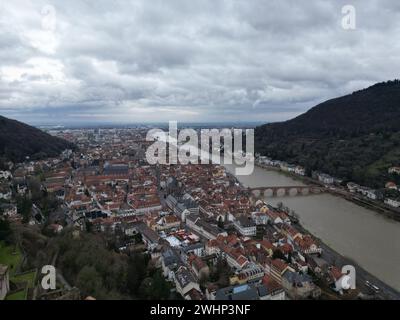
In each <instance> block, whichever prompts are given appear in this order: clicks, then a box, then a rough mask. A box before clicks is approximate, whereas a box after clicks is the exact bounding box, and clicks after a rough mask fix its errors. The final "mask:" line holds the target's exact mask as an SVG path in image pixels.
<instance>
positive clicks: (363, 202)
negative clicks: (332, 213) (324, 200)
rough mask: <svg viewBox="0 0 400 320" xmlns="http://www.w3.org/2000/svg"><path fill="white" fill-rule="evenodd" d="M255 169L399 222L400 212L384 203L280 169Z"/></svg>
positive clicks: (271, 167) (268, 167)
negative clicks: (268, 172)
mask: <svg viewBox="0 0 400 320" xmlns="http://www.w3.org/2000/svg"><path fill="white" fill-rule="evenodd" d="M255 165H256V166H257V167H259V168H261V169H264V170H271V171H275V172H278V173H279V174H282V175H285V176H287V177H289V178H291V179H293V180H296V181H301V182H303V183H304V184H306V185H319V186H321V187H324V188H325V189H326V192H329V193H330V194H332V195H334V196H337V197H341V198H343V199H345V200H347V201H351V202H353V203H355V204H357V205H359V206H362V207H364V208H366V209H369V210H373V211H375V212H377V213H379V214H382V215H384V216H385V217H387V218H390V219H393V220H395V221H399V222H400V211H399V210H397V209H396V208H391V207H389V206H387V205H385V204H384V203H381V202H378V201H373V200H370V199H367V198H365V197H361V196H358V195H356V194H354V193H351V192H349V191H347V190H345V189H344V188H337V187H332V188H329V187H328V188H327V187H326V186H325V185H324V184H323V183H322V182H320V181H318V180H315V179H312V178H310V177H306V176H300V175H297V174H293V173H291V172H286V171H282V170H281V169H280V168H277V167H273V166H267V165H263V164H257V163H256V164H255Z"/></svg>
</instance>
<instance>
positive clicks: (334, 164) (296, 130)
mask: <svg viewBox="0 0 400 320" xmlns="http://www.w3.org/2000/svg"><path fill="white" fill-rule="evenodd" d="M255 140H256V141H255V143H256V151H257V152H259V153H261V154H263V155H269V156H271V157H273V158H275V159H280V160H286V161H288V162H290V163H297V164H300V165H303V166H305V167H306V168H307V171H308V172H310V171H311V170H321V171H324V172H326V173H329V174H332V175H334V176H337V177H341V178H344V179H348V180H352V181H355V182H357V183H360V184H363V185H368V186H371V187H374V188H381V187H383V185H384V183H385V182H387V181H388V180H393V181H396V180H398V177H392V176H390V175H388V173H387V169H388V168H389V167H390V166H393V165H400V81H399V80H394V81H388V82H384V83H378V84H376V85H373V86H371V87H369V88H367V89H364V90H360V91H357V92H354V93H352V94H349V95H346V96H343V97H340V98H336V99H332V100H328V101H326V102H323V103H321V104H319V105H317V106H316V107H314V108H312V109H310V110H309V111H307V112H306V113H304V114H302V115H300V116H298V117H296V118H294V119H292V120H289V121H285V122H280V123H272V124H266V125H263V126H260V127H257V128H256V130H255ZM397 182H398V183H400V181H397Z"/></svg>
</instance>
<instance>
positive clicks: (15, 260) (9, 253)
mask: <svg viewBox="0 0 400 320" xmlns="http://www.w3.org/2000/svg"><path fill="white" fill-rule="evenodd" d="M21 259H22V254H21V251H20V250H19V249H18V248H17V249H15V248H14V247H13V246H6V245H5V244H4V242H0V263H1V264H5V265H8V267H9V268H10V276H12V275H13V274H14V272H15V269H16V268H17V266H18V265H19V264H20V263H21Z"/></svg>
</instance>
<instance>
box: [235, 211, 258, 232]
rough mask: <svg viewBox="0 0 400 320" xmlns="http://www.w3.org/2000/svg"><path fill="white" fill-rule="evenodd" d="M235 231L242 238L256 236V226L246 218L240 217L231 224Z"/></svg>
mask: <svg viewBox="0 0 400 320" xmlns="http://www.w3.org/2000/svg"><path fill="white" fill-rule="evenodd" d="M233 225H234V226H235V228H236V230H237V231H239V233H240V234H241V235H243V236H247V237H252V236H255V235H256V232H257V226H256V224H255V223H254V222H253V221H252V220H250V219H249V218H247V217H244V216H240V217H239V218H238V219H236V221H235V222H234V223H233Z"/></svg>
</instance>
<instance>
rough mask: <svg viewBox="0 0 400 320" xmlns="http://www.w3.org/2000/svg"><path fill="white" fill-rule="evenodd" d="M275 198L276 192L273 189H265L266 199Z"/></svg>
mask: <svg viewBox="0 0 400 320" xmlns="http://www.w3.org/2000/svg"><path fill="white" fill-rule="evenodd" d="M273 196H274V190H273V189H271V188H268V189H265V191H264V197H266V198H271V197H273Z"/></svg>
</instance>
